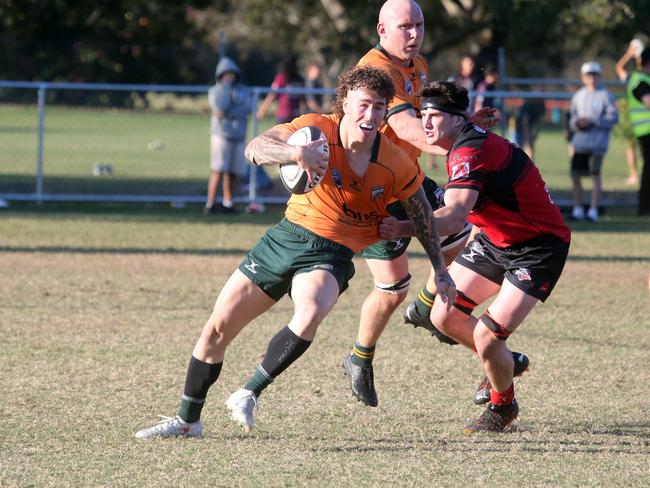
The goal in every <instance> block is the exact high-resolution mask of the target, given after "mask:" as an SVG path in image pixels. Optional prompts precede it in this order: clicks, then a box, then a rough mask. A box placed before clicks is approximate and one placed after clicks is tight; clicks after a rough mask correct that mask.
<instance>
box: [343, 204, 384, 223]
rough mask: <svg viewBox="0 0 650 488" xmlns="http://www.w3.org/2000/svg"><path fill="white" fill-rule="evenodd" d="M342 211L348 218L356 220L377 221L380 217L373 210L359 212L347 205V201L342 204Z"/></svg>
mask: <svg viewBox="0 0 650 488" xmlns="http://www.w3.org/2000/svg"><path fill="white" fill-rule="evenodd" d="M343 213H344V214H345V215H346V216H348V217H349V218H350V219H353V220H356V221H358V222H372V221H378V220H380V218H381V216H380V215H379V214H378V213H377V212H375V211H372V212H370V213H361V212H359V211H357V210H355V209H353V208H352V207H348V204H347V203H344V204H343Z"/></svg>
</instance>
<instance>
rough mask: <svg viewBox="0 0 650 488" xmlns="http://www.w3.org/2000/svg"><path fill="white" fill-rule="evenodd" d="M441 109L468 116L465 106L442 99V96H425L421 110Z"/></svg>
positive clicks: (452, 113) (449, 112)
mask: <svg viewBox="0 0 650 488" xmlns="http://www.w3.org/2000/svg"><path fill="white" fill-rule="evenodd" d="M427 109H433V110H440V111H441V112H446V113H448V114H451V115H458V116H460V117H466V116H467V114H466V113H465V107H462V106H460V105H458V104H455V103H450V102H449V101H448V100H445V99H441V98H440V97H425V98H423V99H422V105H421V107H420V110H427Z"/></svg>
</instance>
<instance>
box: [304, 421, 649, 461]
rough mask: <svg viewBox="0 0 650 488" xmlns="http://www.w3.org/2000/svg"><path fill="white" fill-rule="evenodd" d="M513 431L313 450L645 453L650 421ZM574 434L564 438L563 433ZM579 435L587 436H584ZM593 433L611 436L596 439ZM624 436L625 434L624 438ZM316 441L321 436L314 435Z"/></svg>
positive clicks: (357, 443) (373, 441)
mask: <svg viewBox="0 0 650 488" xmlns="http://www.w3.org/2000/svg"><path fill="white" fill-rule="evenodd" d="M513 430H514V431H513V432H506V433H503V434H497V433H485V434H471V435H464V436H458V437H445V435H444V434H442V435H432V436H431V437H430V438H428V439H422V438H420V437H418V438H417V439H411V440H410V439H407V438H404V437H402V438H400V439H398V440H395V439H386V438H382V439H367V440H364V441H360V440H359V439H349V441H348V442H346V443H345V444H348V445H341V446H327V447H313V448H311V449H310V450H311V451H313V452H334V453H351V454H363V453H372V452H388V453H390V452H395V453H397V452H405V451H413V450H415V451H420V452H440V451H446V452H466V453H469V452H476V451H487V452H512V450H513V449H515V450H521V451H526V452H534V453H542V454H543V453H557V452H558V451H561V452H565V453H575V454H607V453H612V454H623V455H630V456H644V455H647V454H648V453H649V452H650V447H649V445H648V439H650V425H648V424H647V423H644V422H619V423H613V424H611V425H602V426H594V425H593V424H589V423H585V422H576V423H574V424H573V425H572V427H571V428H567V427H556V426H553V425H547V424H545V425H544V426H543V431H542V430H540V432H539V434H540V435H547V433H552V434H553V437H552V439H550V440H549V439H534V438H531V434H533V435H535V429H534V428H532V427H530V426H528V425H523V426H522V425H515V429H513ZM520 434H523V435H520ZM562 435H565V436H571V437H572V438H564V439H563V438H562V437H561V436H562ZM576 436H586V438H584V439H580V438H575V437H576ZM593 436H605V437H612V438H610V439H595V438H594V437H593ZM621 437H623V438H621ZM313 441H314V443H316V444H317V443H318V442H319V441H322V439H318V438H314V439H313Z"/></svg>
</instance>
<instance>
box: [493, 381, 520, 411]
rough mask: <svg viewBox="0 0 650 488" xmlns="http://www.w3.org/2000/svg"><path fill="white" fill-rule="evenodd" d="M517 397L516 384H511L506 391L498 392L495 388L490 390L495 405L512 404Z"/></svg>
mask: <svg viewBox="0 0 650 488" xmlns="http://www.w3.org/2000/svg"><path fill="white" fill-rule="evenodd" d="M514 399H515V384H514V383H513V384H512V385H510V388H508V389H507V390H506V391H504V392H498V391H496V390H495V389H494V388H492V390H491V391H490V401H491V402H492V405H494V406H500V405H510V404H511V403H512V401H513V400H514Z"/></svg>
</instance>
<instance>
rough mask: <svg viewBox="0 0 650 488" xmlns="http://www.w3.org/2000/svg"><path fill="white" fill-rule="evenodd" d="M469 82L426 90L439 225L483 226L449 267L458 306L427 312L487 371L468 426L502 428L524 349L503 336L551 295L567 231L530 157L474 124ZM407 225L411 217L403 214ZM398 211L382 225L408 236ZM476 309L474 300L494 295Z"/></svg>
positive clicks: (385, 231)
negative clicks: (439, 183) (439, 168)
mask: <svg viewBox="0 0 650 488" xmlns="http://www.w3.org/2000/svg"><path fill="white" fill-rule="evenodd" d="M468 105H469V98H468V95H467V91H466V90H465V89H464V88H462V87H460V86H458V85H456V84H455V83H451V82H433V83H430V84H429V85H427V86H426V87H425V88H424V90H422V100H421V113H422V125H423V127H424V131H425V134H426V136H427V142H428V143H429V144H437V145H439V146H442V147H444V148H446V149H447V150H448V151H449V152H448V156H447V174H448V176H449V181H448V183H447V185H446V189H445V206H443V207H440V208H439V209H437V210H436V211H434V216H435V220H436V225H437V226H438V229H439V231H440V232H441V233H442V234H448V233H452V232H457V231H458V230H459V229H461V228H462V227H463V226H464V225H465V221H466V220H469V221H470V222H471V223H472V224H474V225H475V226H476V227H478V228H479V229H480V232H479V233H477V234H476V235H475V236H474V239H473V240H472V241H471V242H469V243H468V244H467V246H466V247H465V249H463V251H461V252H460V253H459V254H458V256H457V257H456V259H455V261H454V262H453V263H452V264H451V266H449V273H450V274H451V276H452V278H453V279H454V280H455V282H456V286H457V294H456V302H455V303H454V305H453V307H451V308H450V307H448V306H446V304H445V305H443V304H442V302H441V301H440V300H439V299H436V300H435V303H434V305H433V309H432V311H431V321H432V322H433V324H434V325H435V326H436V327H438V328H439V329H440V330H441V331H442V332H443V333H445V334H447V335H448V336H450V337H453V338H454V339H455V340H456V341H458V342H459V343H460V344H462V345H463V346H465V347H467V348H469V349H470V350H471V351H473V352H475V353H476V354H477V355H478V357H479V359H480V360H481V362H482V363H483V367H484V369H485V373H486V378H485V379H484V380H483V381H482V382H481V384H480V386H479V389H478V390H477V392H476V393H475V395H474V399H473V400H474V403H476V404H485V403H488V402H489V403H488V406H487V408H486V409H485V410H484V412H483V413H482V414H481V415H480V416H479V418H478V419H477V420H476V421H475V422H473V423H471V424H470V425H468V426H467V427H466V429H465V431H466V432H469V433H472V432H479V431H487V432H503V431H504V430H505V429H506V428H507V427H508V426H509V425H510V423H511V422H512V421H513V420H514V419H515V418H517V415H518V413H519V407H518V405H517V401H516V400H515V390H514V384H513V377H514V376H518V375H519V374H521V373H523V372H524V371H525V370H526V368H527V367H528V358H527V357H526V356H525V355H523V354H521V353H515V352H513V351H510V350H509V349H508V348H507V347H506V342H505V341H506V339H507V338H508V336H509V335H510V334H512V333H513V332H514V331H515V330H516V329H517V328H518V327H519V325H521V323H522V322H523V321H524V319H525V318H526V316H527V315H528V314H529V313H530V312H531V310H532V309H533V307H534V306H535V305H536V304H537V302H538V301H540V300H541V301H542V302H543V301H545V300H546V299H547V298H548V296H549V295H550V293H551V291H552V290H553V288H554V286H555V284H556V283H557V281H558V279H559V278H560V275H561V273H562V269H563V267H564V264H565V262H566V258H567V255H568V252H569V243H570V241H571V231H570V229H569V228H568V227H567V226H566V225H565V224H564V221H563V219H562V215H561V214H560V211H559V209H558V208H557V207H556V206H555V205H554V204H553V203H552V201H551V199H550V196H549V194H548V190H547V188H546V184H545V183H544V180H543V179H542V176H541V174H540V172H539V170H538V169H537V167H536V166H535V164H534V163H533V162H532V161H531V160H530V158H529V157H528V156H527V155H526V154H525V153H524V152H523V151H522V150H521V148H519V147H518V146H515V145H513V144H512V143H511V142H510V141H508V140H507V139H504V138H503V137H500V136H498V135H496V134H493V133H492V132H489V131H486V130H483V129H481V128H479V127H477V126H476V125H474V124H472V123H469V122H468V121H467V118H466V115H465V114H466V110H467V107H468ZM406 225H408V223H406ZM399 227H401V224H399V223H396V222H395V220H394V219H393V218H392V217H389V218H387V219H385V220H384V222H382V225H381V226H380V233H381V235H382V237H384V238H386V239H388V238H391V237H392V236H394V235H404V229H400V228H399ZM492 297H494V300H493V301H492V302H491V303H490V305H489V307H488V308H487V309H486V310H485V311H484V312H483V313H482V314H481V315H480V317H476V316H474V315H473V311H474V309H475V308H476V307H477V306H479V305H481V304H483V303H484V302H486V301H487V300H490V299H491V298H492Z"/></svg>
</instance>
